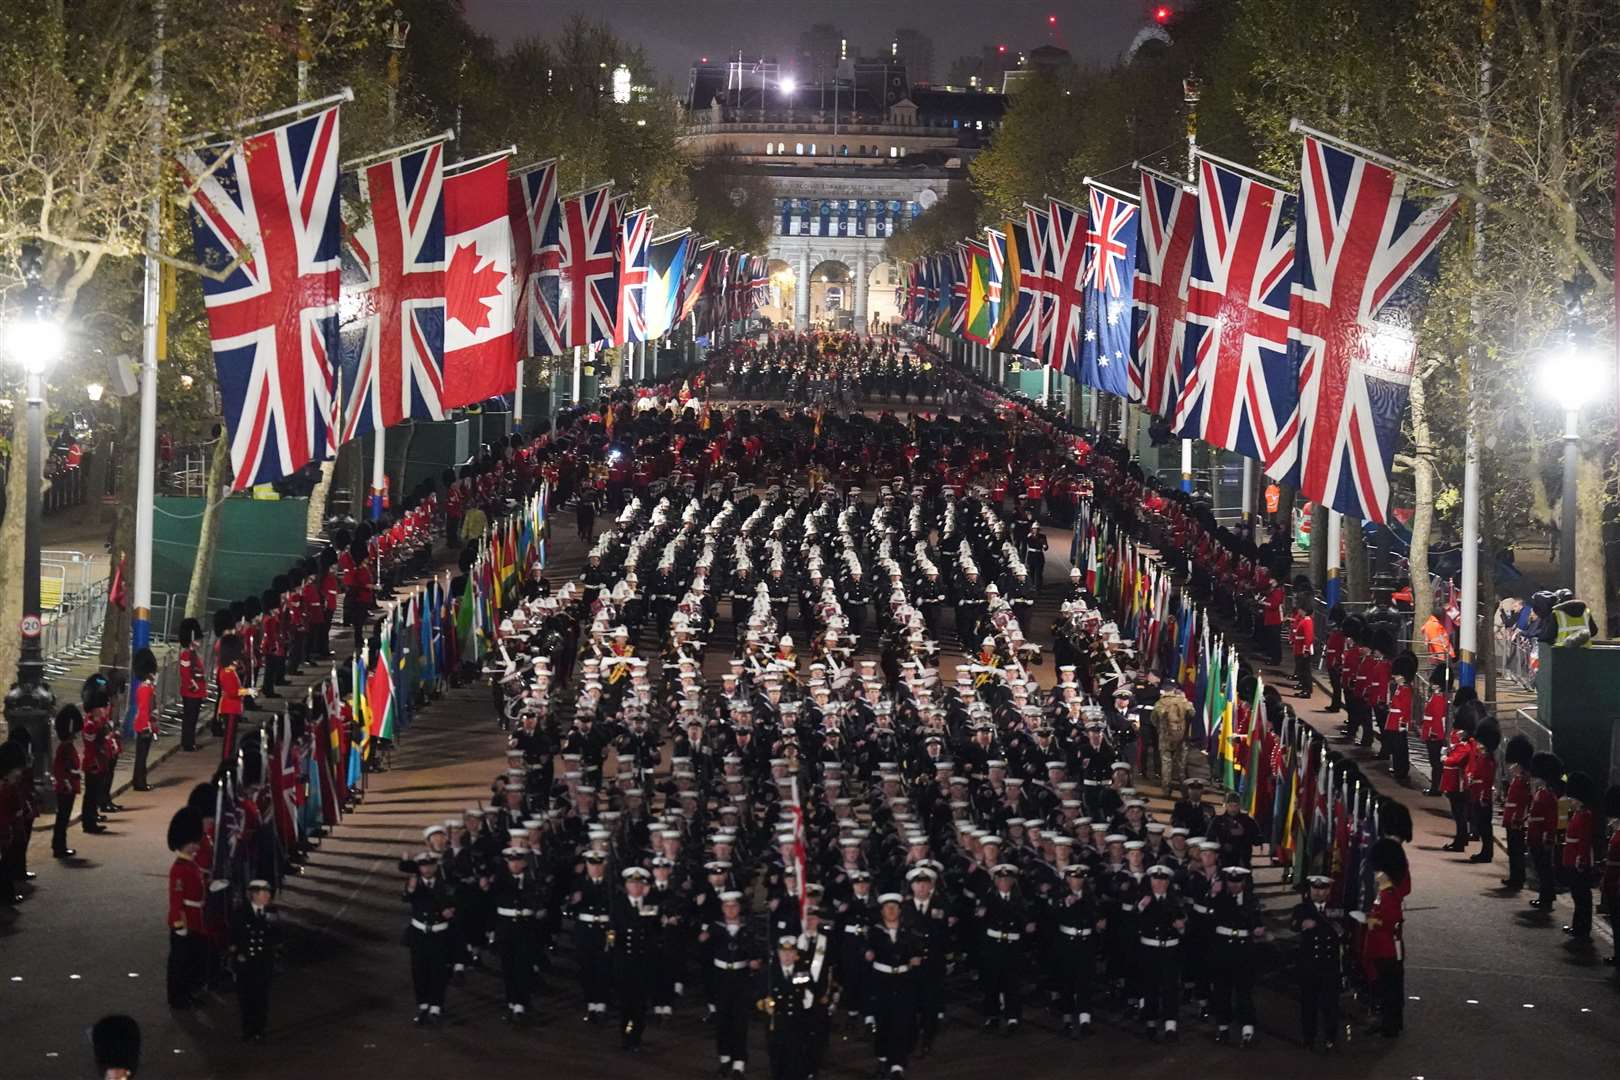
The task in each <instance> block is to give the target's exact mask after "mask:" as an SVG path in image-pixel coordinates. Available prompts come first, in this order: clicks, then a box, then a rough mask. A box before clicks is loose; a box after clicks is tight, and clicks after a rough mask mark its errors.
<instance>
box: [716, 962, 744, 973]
mask: <svg viewBox="0 0 1620 1080" xmlns="http://www.w3.org/2000/svg"><path fill="white" fill-rule="evenodd" d="M714 966H715V967H717V968H719V969H720V970H721V971H741V970H742V969H743V968H745V967H747V966H748V961H747V960H731V961H728V960H716V961H715V962H714Z"/></svg>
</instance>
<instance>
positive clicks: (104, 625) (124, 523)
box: [101, 396, 141, 672]
mask: <svg viewBox="0 0 1620 1080" xmlns="http://www.w3.org/2000/svg"><path fill="white" fill-rule="evenodd" d="M140 409H141V399H140V397H139V396H132V397H127V398H123V399H121V400H120V401H119V408H118V435H117V440H118V441H117V443H116V445H118V446H134V445H135V444H136V430H137V425H138V424H139V423H140ZM136 471H137V470H136V469H130V470H128V471H127V472H126V473H125V474H124V483H122V484H120V485H119V489H118V519H117V521H116V523H115V524H114V526H113V545H112V565H113V568H114V570H115V572H116V569H117V567H118V562H119V560H120V559H128V557H130V556H133V555H134V553H135V499H136V493H137V492H138V491H140V482H139V479H140V478H139V477H138V476H136ZM133 573H134V567H133V565H132V564H131V562H130V561H126V562H125V564H124V581H125V586H124V594H125V601H124V606H123V607H119V606H118V605H116V604H113V603H108V605H107V612H106V615H105V616H104V617H103V618H102V621H101V669H102V671H104V672H111V671H113V670H116V669H119V668H127V667H129V620H130V601H131V600H132V599H133V597H132V596H131V592H132V590H131V585H133V576H132V575H133Z"/></svg>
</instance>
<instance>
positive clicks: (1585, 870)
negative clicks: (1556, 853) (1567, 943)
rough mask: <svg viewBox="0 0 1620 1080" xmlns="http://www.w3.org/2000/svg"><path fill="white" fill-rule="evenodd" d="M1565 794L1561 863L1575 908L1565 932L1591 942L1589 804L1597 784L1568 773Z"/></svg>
mask: <svg viewBox="0 0 1620 1080" xmlns="http://www.w3.org/2000/svg"><path fill="white" fill-rule="evenodd" d="M1564 794H1565V795H1566V796H1568V798H1569V807H1570V810H1569V824H1568V825H1567V826H1565V828H1564V850H1563V857H1562V859H1561V860H1560V861H1561V862H1562V863H1563V870H1564V881H1565V882H1566V883H1567V884H1568V885H1569V899H1570V902H1571V903H1572V904H1574V905H1575V913H1574V914H1573V915H1571V916H1570V918H1569V925H1568V926H1566V927H1564V933H1566V934H1568V935H1569V936H1570V937H1572V938H1574V939H1575V940H1576V941H1591V940H1592V876H1593V874H1592V871H1593V866H1594V856H1595V854H1596V847H1597V816H1596V815H1595V814H1594V813H1593V812H1592V805H1593V804H1594V803H1596V802H1597V785H1596V784H1595V783H1594V782H1593V781H1592V778H1591V777H1590V776H1588V775H1586V774H1585V773H1583V772H1575V773H1570V774H1569V779H1568V780H1566V781H1565V782H1564Z"/></svg>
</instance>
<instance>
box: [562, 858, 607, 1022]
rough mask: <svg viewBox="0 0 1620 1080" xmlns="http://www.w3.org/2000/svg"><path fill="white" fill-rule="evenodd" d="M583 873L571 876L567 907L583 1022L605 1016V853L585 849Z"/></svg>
mask: <svg viewBox="0 0 1620 1080" xmlns="http://www.w3.org/2000/svg"><path fill="white" fill-rule="evenodd" d="M584 862H585V873H584V874H582V875H580V876H579V877H577V878H575V879H574V889H573V892H572V893H571V894H570V895H569V898H568V911H569V913H570V914H571V915H573V917H574V954H575V956H576V958H577V959H578V962H579V981H580V989H581V990H582V991H583V993H584V996H585V1022H586V1023H588V1024H599V1023H601V1022H602V1021H603V1020H605V1019H607V997H608V995H607V991H608V970H609V969H608V965H607V963H606V962H605V957H604V954H605V953H606V952H607V951H608V923H609V922H610V921H611V919H612V915H611V910H612V904H613V891H612V886H611V884H610V883H609V882H608V879H607V875H606V863H607V855H606V854H605V853H603V852H601V851H595V850H592V851H587V852H586V853H585V855H584Z"/></svg>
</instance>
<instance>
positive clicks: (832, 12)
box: [465, 0, 1146, 86]
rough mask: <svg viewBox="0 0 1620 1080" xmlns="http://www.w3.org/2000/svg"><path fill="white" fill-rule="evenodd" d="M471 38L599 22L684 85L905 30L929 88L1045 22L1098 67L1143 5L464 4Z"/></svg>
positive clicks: (888, 0) (741, 0)
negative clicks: (826, 26) (722, 68)
mask: <svg viewBox="0 0 1620 1080" xmlns="http://www.w3.org/2000/svg"><path fill="white" fill-rule="evenodd" d="M465 3H466V10H467V14H468V17H469V18H470V19H471V20H472V23H473V25H474V26H476V27H477V28H478V29H479V30H481V31H483V32H485V33H487V34H489V35H491V36H492V37H494V38H495V39H496V40H497V41H500V42H507V41H513V40H516V39H519V38H523V37H527V36H529V35H531V34H537V33H538V34H541V35H545V34H547V33H549V31H550V30H551V29H552V28H553V27H555V26H557V25H558V24H559V23H561V22H562V21H563V20H564V19H566V18H568V17H569V16H570V15H572V14H573V13H574V12H583V13H585V14H587V15H589V16H591V17H593V18H597V19H600V20H603V21H605V22H607V23H608V24H610V25H611V26H612V27H613V29H614V30H615V31H616V32H617V33H618V34H619V35H620V36H621V37H623V38H625V39H626V40H628V41H630V42H634V43H637V44H640V45H641V46H642V47H643V48H645V49H646V50H647V52H648V53H649V54H650V55H651V57H652V59H653V62H654V63H655V64H656V65H657V67H658V71H657V74H658V77H659V78H660V79H662V80H667V81H668V82H669V83H671V84H674V85H676V86H684V85H685V83H686V74H687V70H688V68H690V66H691V64H692V62H693V61H694V60H696V59H697V58H698V57H700V56H709V57H710V58H711V59H713V60H715V61H718V60H719V58H720V57H722V56H724V55H725V54H726V53H727V52H731V53H735V52H736V51H737V50H738V49H742V50H743V51H744V53H746V54H750V55H752V54H759V53H763V54H765V55H772V54H774V55H776V56H777V57H778V58H779V59H781V60H782V61H783V63H784V66H785V65H786V63H787V61H788V60H789V59H790V58H791V57H792V55H793V52H794V50H795V49H796V48H797V47H798V43H799V34H800V32H801V31H803V30H806V29H808V28H809V27H810V26H811V25H812V24H813V23H817V22H830V23H833V24H834V25H836V26H837V27H839V29H841V30H842V31H843V32H844V35H845V36H846V37H847V38H848V39H849V48H850V53H851V55H854V54H856V53H857V52H859V53H861V54H864V55H870V54H871V53H873V52H874V51H875V50H876V49H878V48H879V47H880V46H884V47H886V46H887V43H888V42H889V40H890V38H891V36H892V35H893V33H894V31H895V30H896V29H898V28H901V27H912V28H915V29H918V30H921V31H922V32H923V33H925V34H927V35H929V36H930V37H931V38H933V41H934V70H933V77H934V81H936V82H943V81H944V79H945V74H946V70H947V69H948V68H949V66H950V63H951V61H952V60H954V59H955V58H956V57H958V56H961V55H963V54H967V53H973V54H977V53H978V52H979V50H980V49H981V48H982V47H983V46H985V45H994V44H1001V43H1005V44H1006V45H1007V46H1008V49H1009V51H1011V52H1016V51H1018V50H1019V49H1026V50H1027V49H1030V48H1033V47H1035V46H1036V45H1041V44H1045V43H1046V42H1047V41H1048V40H1050V38H1049V35H1048V32H1047V26H1046V19H1047V16H1048V15H1053V14H1055V15H1057V16H1058V30H1059V35H1058V36H1059V38H1060V41H1059V42H1058V43H1059V44H1062V45H1064V46H1065V47H1066V48H1068V49H1069V50H1070V51H1071V52H1073V53H1074V54H1075V59H1076V60H1077V61H1079V62H1081V63H1083V64H1088V63H1096V64H1107V63H1109V62H1110V61H1112V60H1113V58H1114V57H1116V56H1117V55H1118V54H1119V53H1120V52H1121V50H1123V49H1124V48H1125V46H1127V45H1128V44H1129V43H1130V40H1131V38H1132V36H1133V35H1134V34H1135V33H1136V31H1137V29H1138V28H1139V27H1141V26H1143V25H1145V24H1146V16H1145V10H1146V5H1145V4H1144V3H1143V0H465Z"/></svg>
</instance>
